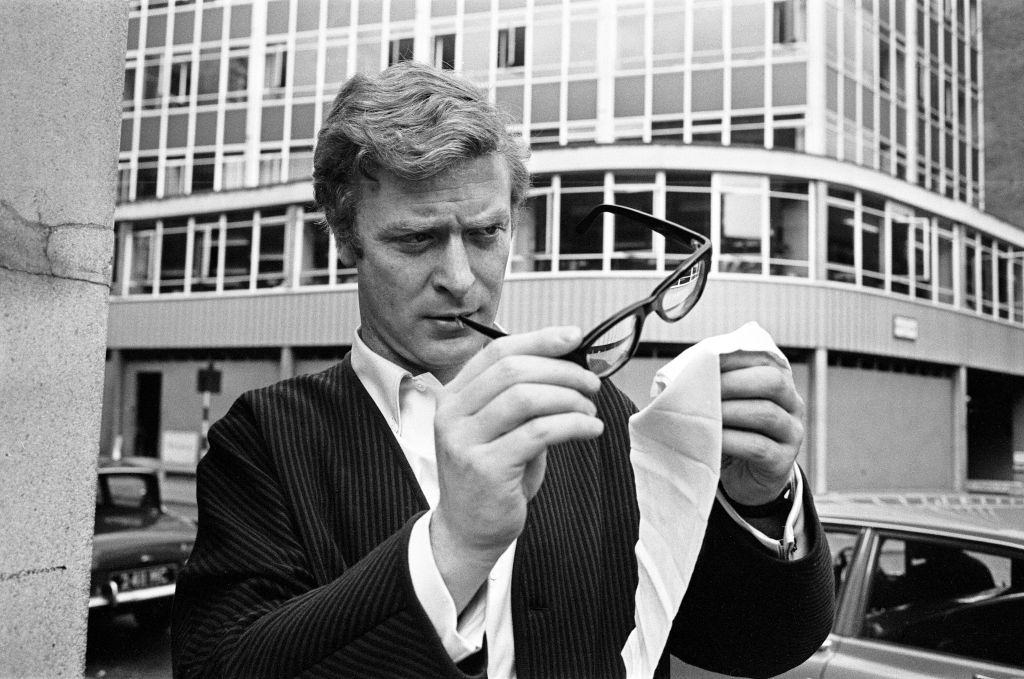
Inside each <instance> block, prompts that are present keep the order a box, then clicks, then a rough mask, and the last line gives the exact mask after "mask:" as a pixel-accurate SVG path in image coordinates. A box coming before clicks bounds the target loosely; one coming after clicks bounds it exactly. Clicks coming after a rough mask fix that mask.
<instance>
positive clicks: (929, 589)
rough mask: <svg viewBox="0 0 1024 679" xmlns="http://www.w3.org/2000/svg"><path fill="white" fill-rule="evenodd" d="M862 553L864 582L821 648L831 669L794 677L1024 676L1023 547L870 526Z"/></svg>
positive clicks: (968, 678) (929, 678) (933, 678)
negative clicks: (1009, 546)
mask: <svg viewBox="0 0 1024 679" xmlns="http://www.w3.org/2000/svg"><path fill="white" fill-rule="evenodd" d="M860 556H862V557H863V561H861V559H858V562H859V563H863V570H862V571H861V573H859V574H857V576H858V577H851V578H849V579H850V580H851V583H850V584H856V588H850V589H848V590H847V591H845V594H846V599H844V601H843V611H842V612H841V614H840V617H839V618H838V619H837V625H836V626H835V627H834V630H833V632H834V633H833V635H832V637H831V639H830V642H829V643H828V644H827V645H826V646H827V647H826V648H823V649H822V650H821V651H819V654H821V656H822V657H821V663H820V664H821V665H822V666H823V667H824V669H823V672H822V673H821V674H817V675H815V674H803V675H792V674H790V675H786V676H817V677H821V678H822V679H882V678H886V679H889V678H891V677H899V678H900V679H946V678H948V679H1009V678H1011V677H1013V678H1016V679H1020V678H1022V677H1024V643H1022V642H1021V639H1024V556H1022V555H1021V554H1020V552H1014V551H1011V550H1010V549H1008V548H1007V547H1006V546H999V545H986V544H984V543H981V542H972V541H969V540H965V539H957V538H956V537H955V536H933V535H923V534H915V533H910V532H901V531H886V530H871V531H869V532H868V533H867V534H866V536H865V548H864V551H863V554H862V555H860ZM859 576H863V577H859ZM854 580H858V582H856V583H854V582H853V581H854ZM799 669H800V670H803V669H805V667H804V666H801V668H799ZM808 669H811V670H812V671H813V670H814V669H816V668H808Z"/></svg>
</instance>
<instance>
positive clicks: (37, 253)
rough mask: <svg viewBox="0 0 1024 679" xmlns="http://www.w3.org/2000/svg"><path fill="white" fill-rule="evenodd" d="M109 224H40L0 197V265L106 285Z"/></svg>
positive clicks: (109, 258) (109, 264)
mask: <svg viewBox="0 0 1024 679" xmlns="http://www.w3.org/2000/svg"><path fill="white" fill-rule="evenodd" d="M113 242H114V232H113V228H112V226H110V225H108V226H103V225H99V224H52V225H48V224H43V223H42V222H37V221H31V220H29V219H26V218H25V217H23V216H22V215H20V214H19V213H18V212H17V210H15V209H14V207H13V206H11V204H10V203H8V202H7V201H5V200H0V268H3V269H7V270H9V271H18V272H22V273H30V274H38V275H43V276H55V277H57V278H67V279H69V280H77V281H85V282H87V283H97V284H99V285H105V286H107V287H108V288H109V286H110V274H111V267H112V259H113V255H112V248H113Z"/></svg>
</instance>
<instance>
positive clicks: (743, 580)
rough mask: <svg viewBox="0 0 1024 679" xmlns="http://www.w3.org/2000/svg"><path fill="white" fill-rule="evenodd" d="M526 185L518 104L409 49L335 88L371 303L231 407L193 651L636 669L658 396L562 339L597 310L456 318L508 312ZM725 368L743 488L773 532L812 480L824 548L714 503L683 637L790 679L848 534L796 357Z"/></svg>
mask: <svg viewBox="0 0 1024 679" xmlns="http://www.w3.org/2000/svg"><path fill="white" fill-rule="evenodd" d="M527 184H528V175H527V172H526V169H525V166H524V163H523V155H522V151H521V149H520V148H519V146H518V145H517V144H516V142H515V140H514V139H513V138H512V137H511V136H510V135H509V134H508V133H507V131H506V130H505V128H504V126H503V124H502V119H501V117H500V116H499V115H498V114H497V112H496V111H495V109H494V108H493V107H492V106H491V105H489V104H487V102H486V100H485V99H484V98H483V96H482V95H481V94H480V93H479V92H478V91H477V90H476V89H475V88H473V87H472V86H471V85H469V84H468V83H466V82H464V81H462V80H460V79H458V78H456V77H454V76H452V75H451V74H448V73H444V72H441V71H436V70H434V69H430V68H427V67H425V66H419V65H415V64H408V63H406V64H400V65H397V66H394V67H392V68H390V69H388V70H386V71H384V72H383V73H381V74H379V75H376V76H372V77H366V76H356V77H355V78H353V79H352V80H350V81H349V82H348V83H347V84H346V85H345V87H344V88H343V89H342V91H341V92H340V93H339V95H338V97H337V99H336V100H335V103H334V107H333V109H332V111H331V113H330V115H329V116H328V118H327V120H326V121H325V123H324V126H323V129H322V130H321V133H320V137H319V140H318V145H317V151H316V157H315V171H314V188H315V193H316V199H317V201H318V203H319V204H320V205H321V206H322V207H323V209H324V211H325V218H326V221H327V222H328V223H329V224H330V226H331V228H332V230H333V232H334V235H335V238H336V240H337V242H338V246H339V253H340V256H341V258H342V260H343V261H344V262H345V264H346V265H349V266H355V267H356V268H357V270H358V276H359V308H360V321H361V326H360V328H359V331H358V333H357V336H356V337H355V338H353V350H352V352H351V353H350V354H349V355H348V356H346V358H345V359H344V360H343V361H342V362H341V363H340V364H338V365H336V366H334V367H332V368H330V369H328V370H326V371H324V372H322V373H319V374H316V375H306V376H302V377H298V378H295V379H292V380H287V381H285V382H282V383H280V384H277V385H274V386H271V387H268V388H266V389H261V390H257V391H254V392H250V393H248V394H245V395H243V396H242V397H241V398H240V399H239V400H238V401H237V402H236V403H235V405H234V406H233V407H232V409H231V411H230V412H229V413H228V414H227V415H226V416H225V417H224V418H223V419H222V420H220V421H219V422H218V423H217V424H215V425H214V426H213V427H212V428H211V430H210V436H209V439H210V444H211V447H210V451H209V453H208V454H207V455H206V456H205V457H204V459H203V461H202V462H201V463H200V466H199V471H198V498H199V524H200V528H199V536H198V539H197V542H196V546H195V550H194V551H193V553H192V556H191V558H190V560H189V563H188V565H187V567H186V568H185V570H184V572H183V573H182V575H181V578H180V580H179V583H178V594H177V598H176V603H175V619H174V626H173V651H174V653H173V656H174V669H175V675H176V676H178V677H193V676H209V677H231V676H237V677H257V676H259V677H262V676H267V677H270V676H274V677H285V676H298V675H302V676H311V677H312V676H318V677H319V676H324V677H328V676H329V677H343V676H344V677H349V676H351V677H462V676H466V675H474V674H475V675H480V674H483V673H484V672H486V673H487V674H488V675H489V676H492V677H503V676H517V677H519V678H520V679H526V678H527V677H615V676H622V674H623V666H622V662H621V660H620V658H619V653H620V651H621V649H622V646H623V644H624V642H625V640H626V638H627V636H628V634H629V632H630V630H631V629H632V627H633V597H634V592H635V589H636V584H637V572H636V560H635V557H634V554H633V547H634V544H635V542H636V537H637V530H638V528H637V525H638V509H637V504H636V497H635V489H634V485H633V476H632V469H631V467H630V462H629V434H628V431H627V418H628V417H629V415H630V414H631V413H632V412H634V411H635V407H634V406H633V404H632V403H630V402H629V401H628V399H627V398H626V397H625V396H624V395H623V394H622V393H621V392H619V391H618V390H616V389H615V388H614V386H613V385H611V383H609V382H604V383H602V381H601V380H600V379H598V378H597V376H596V375H594V374H593V373H591V372H589V371H588V370H586V369H584V368H582V367H580V366H578V365H576V364H575V363H573V362H570V361H566V360H561V359H559V358H558V357H559V356H563V355H565V354H566V353H567V352H568V351H570V350H572V349H573V348H575V347H576V346H577V345H578V344H579V341H580V332H579V329H577V328H572V327H557V328H546V329H543V330H540V331H536V332H532V333H526V334H518V335H516V334H513V335H510V336H508V337H504V338H501V339H497V340H494V341H493V342H489V343H487V340H486V339H485V338H484V337H482V336H481V335H480V334H479V333H477V332H474V331H472V330H470V329H468V328H466V327H464V326H463V324H462V323H460V322H459V321H458V320H457V319H456V317H457V316H459V315H468V316H469V317H470V318H472V319H473V320H476V321H478V322H480V323H484V324H489V323H491V322H492V321H493V319H494V317H495V314H496V313H497V308H498V302H499V299H500V296H501V290H502V281H503V275H504V271H505V264H506V261H507V258H508V255H509V249H510V244H511V240H512V239H511V236H512V230H513V227H514V223H515V218H516V213H517V210H518V209H519V207H520V206H521V204H522V202H523V200H524V198H525V193H526V188H527ZM722 370H723V375H722V398H723V408H722V411H723V453H724V454H725V455H727V456H728V457H727V459H728V460H729V462H730V463H729V464H728V465H726V466H725V468H724V469H723V475H722V484H723V490H724V491H725V492H726V493H727V494H728V495H729V497H731V498H733V499H734V500H735V501H736V502H737V504H736V506H737V507H739V509H740V510H741V511H743V512H744V513H746V514H748V515H751V514H764V515H765V516H763V517H761V518H751V519H749V521H750V522H751V523H754V524H756V525H757V526H760V527H762V528H763V529H764V530H766V531H768V532H773V531H774V532H778V530H780V526H781V523H782V522H783V521H784V520H785V516H786V514H788V511H789V506H790V505H791V504H792V502H793V501H797V502H800V501H803V502H805V503H806V504H805V507H804V518H805V526H804V535H803V538H802V540H803V544H801V545H800V547H801V554H802V556H801V557H800V558H798V559H796V560H791V561H787V560H785V559H783V558H780V557H779V555H778V554H777V553H773V552H772V551H771V550H769V549H766V548H765V547H764V546H763V545H762V544H760V543H759V542H758V541H757V540H756V539H755V538H754V537H752V534H751V532H750V531H751V530H752V529H751V527H750V526H743V525H741V523H740V521H743V519H740V520H739V521H737V520H735V519H733V518H730V516H728V515H727V514H726V512H725V511H724V510H723V509H722V508H721V507H716V508H715V510H714V511H713V513H712V516H711V519H710V521H709V526H708V532H707V536H706V538H705V541H704V544H703V547H702V550H701V555H700V557H699V559H698V563H697V568H696V571H695V573H694V575H693V579H692V581H691V585H690V589H689V590H688V593H687V595H686V598H685V599H684V601H683V604H682V607H681V609H680V613H679V615H678V616H677V619H676V623H675V626H674V628H673V633H672V637H671V639H670V641H669V649H668V650H670V651H671V652H672V653H674V654H676V655H677V656H679V657H681V658H683V659H684V660H687V661H689V662H692V663H695V664H698V665H702V666H705V667H708V668H709V669H713V670H716V671H725V672H731V673H736V674H748V675H752V676H769V675H771V674H775V673H777V672H779V671H781V670H783V669H786V668H788V667H791V666H793V665H795V664H798V663H799V662H800V661H802V660H803V659H804V658H805V657H807V656H808V655H809V654H810V653H811V652H813V650H814V649H815V648H817V646H818V644H819V643H820V642H821V640H822V639H823V638H824V636H825V635H826V634H827V632H828V629H829V626H830V623H831V614H832V582H831V568H830V559H829V556H828V549H827V546H826V545H825V543H824V538H823V537H822V534H821V532H820V527H819V525H818V523H817V519H816V517H815V515H814V511H813V506H812V505H811V503H810V500H809V498H806V497H805V498H803V499H801V498H794V499H790V500H784V499H782V498H783V495H784V493H785V490H786V488H787V487H788V484H789V482H790V480H791V478H792V477H793V473H794V472H793V468H794V459H795V456H796V451H797V448H798V447H799V444H800V440H801V438H802V425H801V419H802V416H803V404H802V402H801V401H800V398H799V396H797V394H796V392H795V389H794V388H793V382H792V377H791V375H790V373H789V367H788V365H782V364H781V362H780V361H778V360H777V359H774V358H772V357H771V356H770V355H767V354H765V355H761V354H757V353H751V354H733V355H730V356H727V357H724V358H723V361H722ZM750 506H754V507H753V508H751V507H750ZM744 508H746V509H744ZM759 508H760V509H759ZM747 510H749V511H747ZM776 537H777V536H776ZM659 670H660V673H661V674H662V675H665V674H667V657H666V661H665V662H663V663H662V665H661V667H660V668H659Z"/></svg>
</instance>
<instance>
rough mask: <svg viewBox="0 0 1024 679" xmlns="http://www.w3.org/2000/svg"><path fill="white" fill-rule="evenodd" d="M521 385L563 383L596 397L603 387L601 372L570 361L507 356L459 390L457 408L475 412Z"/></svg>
mask: <svg viewBox="0 0 1024 679" xmlns="http://www.w3.org/2000/svg"><path fill="white" fill-rule="evenodd" d="M520 384H547V385H553V386H560V387H565V388H567V389H571V390H573V391H575V392H576V393H578V394H585V395H587V396H593V395H594V394H596V393H597V392H598V390H600V388H601V380H600V378H598V376H597V375H595V374H594V373H592V372H590V371H589V370H587V369H586V368H582V367H580V366H578V365H576V364H575V363H572V362H570V361H565V360H560V359H556V358H548V357H546V356H505V357H503V358H501V359H500V360H499V361H498V362H497V363H494V364H493V365H490V366H488V367H487V368H485V369H484V371H483V372H482V373H481V374H480V375H478V376H477V378H476V379H474V380H471V381H469V382H467V383H466V384H465V385H464V386H463V387H462V388H461V389H460V390H459V391H458V392H457V394H456V398H457V399H458V401H459V404H458V406H457V411H458V412H459V413H461V414H464V415H472V414H474V413H476V412H478V411H479V410H480V409H481V408H483V407H485V406H486V405H487V404H488V403H490V402H491V401H492V400H494V399H495V398H497V397H498V396H499V395H501V394H502V393H504V392H506V391H508V390H509V389H510V388H512V387H514V386H515V385H520ZM449 393H451V392H449Z"/></svg>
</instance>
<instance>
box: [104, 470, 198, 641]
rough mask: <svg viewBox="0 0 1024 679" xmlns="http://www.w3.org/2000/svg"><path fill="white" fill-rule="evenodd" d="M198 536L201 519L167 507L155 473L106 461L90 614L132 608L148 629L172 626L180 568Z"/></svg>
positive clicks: (108, 613) (143, 625)
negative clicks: (192, 519)
mask: <svg viewBox="0 0 1024 679" xmlns="http://www.w3.org/2000/svg"><path fill="white" fill-rule="evenodd" d="M195 536H196V526H195V523H193V522H192V521H191V520H189V519H186V518H184V517H180V516H176V515H174V514H171V513H169V512H167V511H166V510H165V509H164V506H163V503H162V502H161V497H160V479H159V477H158V475H157V473H156V472H155V471H153V470H151V469H145V468H139V467H128V466H114V465H112V464H110V463H101V465H100V468H99V473H98V475H97V480H96V524H95V530H94V535H93V547H92V577H91V583H90V591H89V614H90V618H91V619H92V618H95V617H96V616H103V615H114V614H120V613H124V612H130V613H132V614H133V615H134V616H135V620H136V622H137V623H138V625H139V627H140V628H142V629H145V630H150V631H156V630H162V629H164V628H166V626H167V625H168V623H169V622H170V614H171V601H172V598H173V596H174V585H175V581H176V579H177V576H178V571H179V570H180V569H181V567H182V565H184V563H185V560H186V559H187V558H188V555H189V553H190V552H191V551H192V545H193V543H194V542H195Z"/></svg>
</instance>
